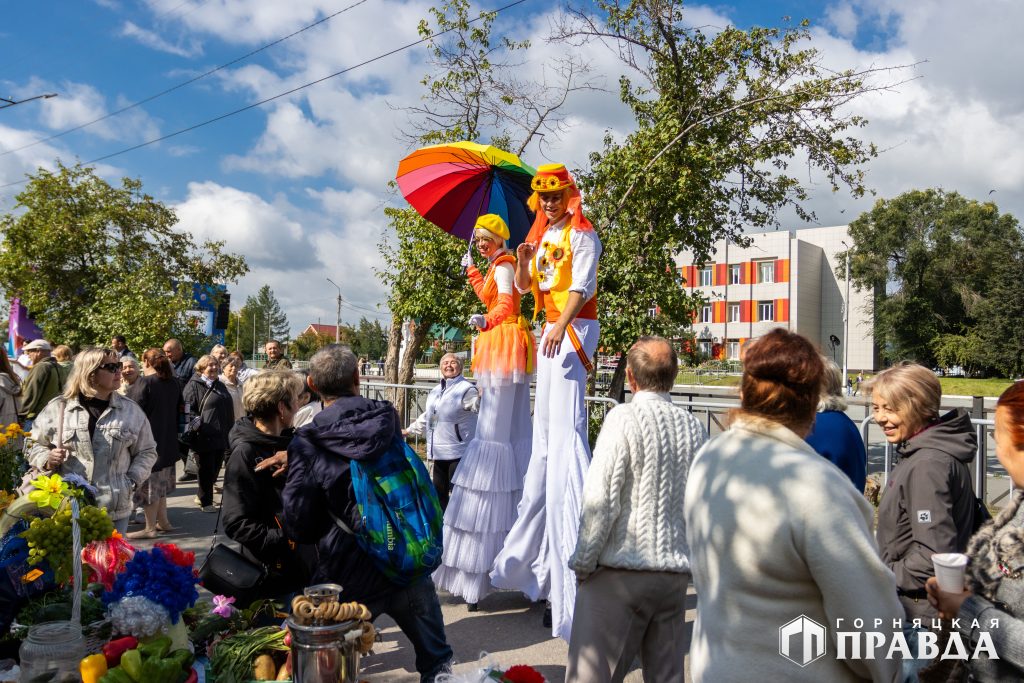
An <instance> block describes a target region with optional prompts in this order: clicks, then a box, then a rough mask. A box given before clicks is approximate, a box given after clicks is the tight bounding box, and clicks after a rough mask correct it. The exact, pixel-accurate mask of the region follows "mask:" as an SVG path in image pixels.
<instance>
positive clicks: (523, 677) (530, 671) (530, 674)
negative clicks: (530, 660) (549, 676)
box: [501, 664, 545, 683]
mask: <svg viewBox="0 0 1024 683" xmlns="http://www.w3.org/2000/svg"><path fill="white" fill-rule="evenodd" d="M501 680H502V681H507V683H545V681H544V677H543V676H541V674H540V672H539V671H537V670H536V669H534V668H533V667H532V666H526V665H525V664H517V665H516V666H513V667H509V668H508V669H507V670H506V671H505V675H504V676H502V677H501Z"/></svg>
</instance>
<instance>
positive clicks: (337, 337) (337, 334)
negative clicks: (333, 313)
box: [327, 278, 341, 344]
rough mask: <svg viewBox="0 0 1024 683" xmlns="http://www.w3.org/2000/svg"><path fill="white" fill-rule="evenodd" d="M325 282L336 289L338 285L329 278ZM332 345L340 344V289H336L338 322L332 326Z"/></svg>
mask: <svg viewBox="0 0 1024 683" xmlns="http://www.w3.org/2000/svg"><path fill="white" fill-rule="evenodd" d="M327 281H328V282H330V283H331V284H332V285H334V286H335V287H338V284H337V283H336V282H335V281H334V280H332V279H331V278H327ZM334 343H335V344H340V343H341V287H338V322H337V324H336V325H335V326H334Z"/></svg>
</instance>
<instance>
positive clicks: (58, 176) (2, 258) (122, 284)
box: [0, 163, 248, 351]
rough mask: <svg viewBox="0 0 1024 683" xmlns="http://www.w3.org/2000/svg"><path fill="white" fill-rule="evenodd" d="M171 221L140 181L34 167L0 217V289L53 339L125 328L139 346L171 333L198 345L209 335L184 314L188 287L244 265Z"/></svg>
mask: <svg viewBox="0 0 1024 683" xmlns="http://www.w3.org/2000/svg"><path fill="white" fill-rule="evenodd" d="M176 223H177V217H176V216H175V215H174V211H172V210H171V209H169V208H167V207H166V206H164V205H163V204H162V203H160V202H158V201H156V200H155V199H153V198H152V197H151V196H149V195H147V194H145V193H144V192H143V190H142V182H141V181H140V180H137V179H133V178H124V179H122V181H121V185H120V186H119V187H115V186H112V185H110V184H109V183H108V182H107V181H105V180H103V179H102V178H100V177H99V176H97V175H96V174H95V170H94V169H93V168H91V167H87V166H81V165H76V166H71V167H68V166H64V165H63V164H59V163H58V165H57V169H56V170H55V171H47V170H44V169H39V171H38V172H37V173H36V174H35V175H33V176H31V177H30V178H29V182H28V185H27V186H26V188H25V189H24V190H23V191H22V192H21V193H20V194H19V195H18V196H17V205H16V207H15V211H14V212H13V213H10V214H7V215H4V216H3V217H0V235H2V249H0V288H3V290H4V291H5V292H6V293H7V295H8V296H10V297H17V298H19V299H21V301H22V302H23V303H24V304H25V305H26V306H27V307H28V308H29V310H31V311H32V314H33V315H34V316H35V319H36V322H38V323H39V325H40V326H41V327H42V329H43V330H44V331H45V334H46V336H47V338H49V339H52V340H54V341H56V342H58V343H64V344H68V345H70V346H72V347H75V348H81V347H82V346H86V345H92V344H107V343H109V341H110V337H111V335H113V334H123V335H124V336H125V337H126V339H127V341H128V344H129V346H131V347H132V348H134V349H144V348H147V347H150V346H160V345H162V344H163V342H164V341H166V340H167V339H168V338H169V337H172V336H176V337H178V338H180V339H181V340H182V342H183V343H184V344H185V346H186V347H188V348H189V350H191V351H198V350H199V348H200V345H202V344H203V343H204V342H205V341H207V340H205V338H204V337H203V336H202V335H201V334H200V333H199V332H198V331H197V329H196V325H195V323H194V321H190V320H189V319H188V318H187V317H186V316H185V311H187V310H189V309H190V308H192V306H193V304H192V299H191V297H192V292H191V285H190V284H189V283H193V282H199V283H222V282H234V281H236V280H237V279H238V278H239V277H240V276H241V275H243V274H244V273H245V272H246V271H247V270H248V267H247V266H246V264H245V260H244V259H243V258H242V257H241V256H236V255H233V254H227V253H224V251H223V242H204V243H202V244H197V243H196V242H195V241H194V239H193V238H192V236H191V235H190V234H189V233H187V232H182V231H179V230H176V229H175V224H176ZM179 285H185V286H179Z"/></svg>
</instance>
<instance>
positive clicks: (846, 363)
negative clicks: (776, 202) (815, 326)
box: [840, 240, 850, 393]
mask: <svg viewBox="0 0 1024 683" xmlns="http://www.w3.org/2000/svg"><path fill="white" fill-rule="evenodd" d="M840 243H841V244H842V245H843V246H844V247H846V302H845V303H844V304H843V341H844V342H845V344H844V345H843V392H844V393H846V387H847V384H848V382H849V375H848V374H847V373H849V371H850V245H849V244H847V243H846V240H841V241H840Z"/></svg>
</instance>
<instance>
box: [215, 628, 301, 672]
mask: <svg viewBox="0 0 1024 683" xmlns="http://www.w3.org/2000/svg"><path fill="white" fill-rule="evenodd" d="M285 633H286V631H284V630H282V629H280V628H278V627H277V626H264V627H263V628H258V629H254V630H252V631H243V632H242V633H238V634H236V635H233V636H230V637H228V638H225V639H224V640H222V641H220V642H219V643H217V646H216V647H215V648H214V650H213V654H212V655H211V656H210V665H211V667H212V669H213V675H214V680H216V681H217V683H245V681H248V680H249V679H250V676H251V674H252V662H253V660H254V659H256V657H257V655H260V654H263V653H267V652H273V651H280V652H284V651H286V650H288V646H287V645H285V644H284V636H285Z"/></svg>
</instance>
